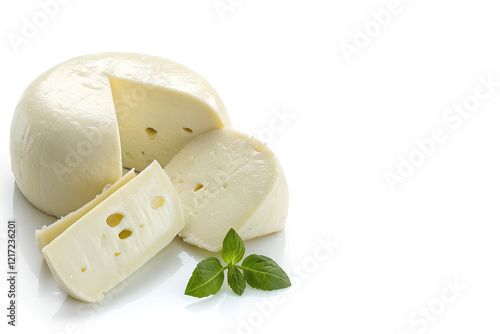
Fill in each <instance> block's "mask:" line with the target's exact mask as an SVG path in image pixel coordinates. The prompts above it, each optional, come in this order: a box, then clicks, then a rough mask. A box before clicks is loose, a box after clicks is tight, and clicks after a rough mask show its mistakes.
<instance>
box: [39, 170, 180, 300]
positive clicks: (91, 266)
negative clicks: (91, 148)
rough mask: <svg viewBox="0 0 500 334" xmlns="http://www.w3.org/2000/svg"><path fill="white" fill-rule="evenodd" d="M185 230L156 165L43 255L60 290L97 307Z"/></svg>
mask: <svg viewBox="0 0 500 334" xmlns="http://www.w3.org/2000/svg"><path fill="white" fill-rule="evenodd" d="M183 227H184V219H183V214H182V208H181V204H180V201H179V197H178V196H177V193H176V191H175V189H174V187H173V185H172V183H171V182H170V180H169V178H168V176H167V175H166V174H165V172H164V171H163V169H162V168H161V166H160V165H159V164H158V163H157V162H156V161H154V162H153V163H152V164H151V165H150V166H149V167H147V168H146V169H144V170H143V171H142V172H141V173H140V174H139V175H138V176H136V177H135V178H133V179H132V180H130V181H129V182H127V183H126V184H125V185H123V186H122V187H120V188H119V189H118V190H116V191H115V192H114V193H113V194H111V195H110V196H109V197H108V198H106V199H105V200H104V201H102V202H101V203H100V204H98V205H97V206H96V207H94V208H93V209H92V210H90V211H89V212H88V213H87V214H85V215H84V216H83V217H81V218H80V219H79V220H77V221H76V222H75V223H74V224H72V225H71V226H70V227H68V228H67V229H66V230H65V231H64V232H62V233H61V234H60V235H59V236H58V237H56V238H55V239H54V240H53V241H52V242H51V243H49V244H48V245H47V246H45V247H44V248H43V249H42V254H43V256H44V258H45V260H46V261H47V264H48V266H49V268H50V271H51V272H52V274H53V276H54V277H55V279H56V280H57V281H58V283H59V285H60V286H61V288H62V289H63V290H64V291H66V292H67V293H68V294H69V295H71V296H73V297H74V298H77V299H80V300H83V301H88V302H96V301H99V300H101V299H102V298H103V294H104V292H106V291H108V290H110V289H111V288H113V287H114V286H116V285H117V284H118V283H120V282H121V281H123V280H124V279H126V278H127V277H128V276H129V275H131V274H132V273H133V272H135V271H136V270H138V269H139V268H140V267H141V266H142V265H143V264H145V263H146V262H147V261H148V260H149V259H151V258H152V257H153V256H154V255H155V254H157V253H158V252H159V251H160V250H161V249H163V248H164V247H165V246H166V245H168V244H169V243H170V241H171V240H172V239H173V238H174V237H175V236H176V235H177V233H179V231H180V230H181V229H182V228H183Z"/></svg>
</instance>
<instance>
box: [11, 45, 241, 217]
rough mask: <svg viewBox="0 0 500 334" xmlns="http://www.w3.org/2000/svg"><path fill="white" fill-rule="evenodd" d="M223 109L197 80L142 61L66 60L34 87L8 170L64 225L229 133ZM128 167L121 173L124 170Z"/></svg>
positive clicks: (127, 57)
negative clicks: (115, 190) (128, 177)
mask: <svg viewBox="0 0 500 334" xmlns="http://www.w3.org/2000/svg"><path fill="white" fill-rule="evenodd" d="M230 124H231V123H230V120H229V117H228V115H227V113H226V110H225V108H224V105H223V104H222V101H221V99H220V97H219V96H218V94H217V93H216V92H215V90H214V89H213V87H212V86H211V85H210V84H209V83H208V82H207V81H206V80H205V79H204V78H202V77H201V76H200V75H199V74H197V73H195V72H193V71H191V70H189V69H188V68H186V67H184V66H182V65H180V64H177V63H175V62H172V61H169V60H166V59H162V58H157V57H152V56H147V55H139V54H130V53H104V54H96V55H88V56H82V57H78V58H74V59H71V60H68V61H66V62H64V63H62V64H59V65H57V66H55V67H53V68H52V69H50V70H48V71H47V72H45V73H44V74H42V75H41V76H40V77H39V78H37V79H36V80H35V81H34V82H33V83H32V84H31V85H30V86H29V87H28V88H27V89H26V91H25V92H24V94H23V95H22V97H21V99H20V101H19V103H18V105H17V108H16V111H15V113H14V117H13V120H12V124H11V141H10V152H11V164H12V171H13V173H14V176H15V178H16V182H17V185H18V186H19V189H20V190H21V192H22V193H23V194H24V196H25V197H26V198H27V199H28V200H29V201H30V202H31V203H32V204H33V205H35V206H36V207H37V208H39V209H40V210H42V211H44V212H46V213H47V214H50V215H53V216H56V217H61V216H64V215H67V214H68V213H69V212H72V211H75V210H77V209H78V208H79V207H81V206H82V205H84V204H85V203H87V202H89V201H90V200H91V199H93V198H94V197H95V196H96V195H97V194H99V193H100V191H101V190H102V189H103V187H104V186H105V185H106V184H112V183H114V182H115V181H117V180H118V179H119V178H120V177H121V176H122V167H126V168H130V169H131V168H135V169H136V170H137V171H141V170H142V169H144V168H145V167H146V166H148V165H149V164H150V163H151V162H152V161H153V160H157V161H158V162H159V163H160V165H161V166H162V167H165V166H166V164H167V163H168V162H169V161H170V159H171V158H172V157H173V156H174V155H175V154H176V153H177V152H178V151H179V150H180V149H181V148H182V147H183V146H184V145H185V144H187V143H188V142H189V141H190V140H191V139H193V138H195V137H196V136H197V135H199V134H201V133H203V132H206V131H209V130H212V129H218V128H223V127H225V126H230ZM122 159H123V164H122Z"/></svg>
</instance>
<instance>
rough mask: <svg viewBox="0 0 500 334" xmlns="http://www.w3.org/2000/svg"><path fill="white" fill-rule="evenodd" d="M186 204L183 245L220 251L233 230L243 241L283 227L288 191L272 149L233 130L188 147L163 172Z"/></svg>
mask: <svg viewBox="0 0 500 334" xmlns="http://www.w3.org/2000/svg"><path fill="white" fill-rule="evenodd" d="M165 171H166V172H167V174H168V175H169V177H170V179H171V180H172V183H173V184H174V186H175V188H176V190H177V193H178V194H179V197H180V199H181V202H182V207H183V210H184V219H185V222H186V227H185V228H184V229H183V230H182V231H181V232H180V234H179V235H180V236H181V237H182V238H183V239H184V241H186V242H188V243H190V244H193V245H196V246H198V247H201V248H204V249H207V250H210V251H214V252H215V251H219V250H220V249H221V248H222V241H223V239H224V236H225V235H226V233H227V232H228V230H229V229H230V228H234V229H235V230H236V232H238V234H239V235H240V236H241V238H242V239H243V240H248V239H252V238H255V237H259V236H263V235H267V234H270V233H273V232H277V231H280V230H281V229H283V226H284V224H285V220H286V217H287V212H288V188H287V183H286V179H285V176H284V173H283V170H282V168H281V166H280V164H279V162H278V160H277V158H276V156H275V155H274V154H273V152H271V150H270V149H269V148H268V147H267V146H266V145H264V144H262V143H260V142H259V141H257V140H256V139H255V138H253V137H250V136H247V135H244V134H242V133H240V132H237V131H235V130H232V129H220V130H213V131H210V132H207V133H205V134H202V135H200V136H198V137H197V138H196V139H194V140H193V141H191V142H190V143H189V144H187V145H186V146H185V147H184V148H183V149H182V150H181V151H180V152H179V153H178V154H177V155H176V156H175V157H174V158H173V159H172V161H170V163H169V164H168V165H167V167H166V168H165Z"/></svg>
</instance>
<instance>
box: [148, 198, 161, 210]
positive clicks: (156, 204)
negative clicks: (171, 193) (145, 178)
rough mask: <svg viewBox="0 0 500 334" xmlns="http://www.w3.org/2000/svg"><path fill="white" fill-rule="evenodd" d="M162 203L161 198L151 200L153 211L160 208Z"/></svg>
mask: <svg viewBox="0 0 500 334" xmlns="http://www.w3.org/2000/svg"><path fill="white" fill-rule="evenodd" d="M163 203H164V201H163V197H161V196H157V197H155V198H153V200H152V201H151V207H152V208H153V209H158V208H159V207H160V206H162V205H163Z"/></svg>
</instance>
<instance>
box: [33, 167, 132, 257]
mask: <svg viewBox="0 0 500 334" xmlns="http://www.w3.org/2000/svg"><path fill="white" fill-rule="evenodd" d="M134 177H135V171H134V170H133V169H132V170H130V171H129V172H127V173H126V174H125V175H123V177H122V178H120V179H119V180H118V181H116V182H115V183H113V184H112V185H111V186H110V187H105V188H104V190H103V192H102V193H101V194H100V195H98V196H96V198H94V199H93V200H91V201H90V202H88V203H87V204H85V205H84V206H82V207H81V208H80V209H78V210H76V211H73V212H71V213H69V214H68V215H67V216H64V217H63V218H61V219H59V220H57V221H56V222H54V223H53V224H51V225H49V226H47V227H46V228H43V229H41V230H36V231H35V237H36V244H37V246H38V250H39V251H42V248H43V247H45V246H47V245H48V244H49V243H51V242H52V240H54V239H55V238H57V237H58V236H59V234H61V233H63V232H64V231H65V230H66V229H67V228H68V227H70V226H71V225H73V224H74V223H75V222H76V221H77V220H79V219H80V218H82V217H83V216H84V215H86V214H87V213H88V212H89V211H90V210H92V209H93V208H95V207H96V206H97V205H98V204H99V203H101V202H102V201H104V200H105V199H106V198H108V197H109V196H111V194H113V193H114V192H115V191H117V190H118V189H120V188H121V187H122V186H123V185H125V184H126V183H127V182H128V181H130V180H132V179H133V178H134Z"/></svg>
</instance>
